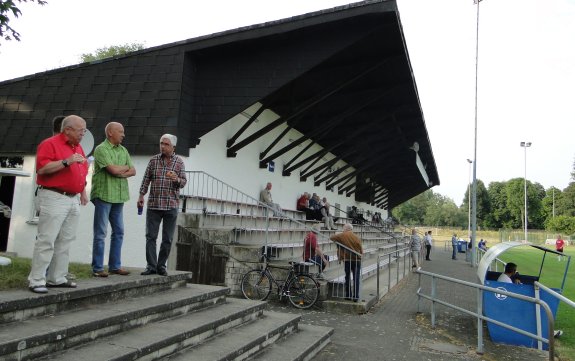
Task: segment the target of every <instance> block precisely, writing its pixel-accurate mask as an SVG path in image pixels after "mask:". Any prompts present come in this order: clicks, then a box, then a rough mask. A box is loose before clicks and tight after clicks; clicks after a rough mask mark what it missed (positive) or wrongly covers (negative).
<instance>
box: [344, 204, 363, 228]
mask: <svg viewBox="0 0 575 361" xmlns="http://www.w3.org/2000/svg"><path fill="white" fill-rule="evenodd" d="M347 216H348V217H349V218H351V223H352V224H363V223H364V222H365V218H363V214H361V213H360V212H359V210H358V209H357V207H356V206H351V210H350V211H349V212H348V214H347Z"/></svg>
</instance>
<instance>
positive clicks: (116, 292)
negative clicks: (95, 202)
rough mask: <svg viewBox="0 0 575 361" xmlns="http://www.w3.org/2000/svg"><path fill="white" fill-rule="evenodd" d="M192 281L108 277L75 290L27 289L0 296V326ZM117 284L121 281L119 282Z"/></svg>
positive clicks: (184, 276)
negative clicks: (44, 290) (45, 290)
mask: <svg viewBox="0 0 575 361" xmlns="http://www.w3.org/2000/svg"><path fill="white" fill-rule="evenodd" d="M191 279H192V274H191V273H190V272H178V271H172V272H170V275H169V276H168V277H160V276H158V277H149V276H140V275H139V271H134V272H133V273H132V274H131V275H129V276H110V277H108V278H93V279H88V280H80V281H78V282H77V283H78V288H73V289H70V288H67V289H65V288H52V289H50V292H49V293H47V294H35V293H32V292H30V291H29V290H27V289H23V290H16V291H10V292H2V293H0V325H2V323H6V322H13V321H22V320H26V319H29V318H32V317H37V316H42V315H47V314H54V313H58V312H62V311H65V310H69V309H74V308H75V307H78V306H79V305H84V304H90V303H106V302H110V301H114V300H119V299H123V298H129V297H134V296H136V295H149V294H154V293H157V292H162V291H165V290H169V289H172V288H177V287H183V286H185V285H186V282H188V281H190V280H191ZM119 280H121V281H119Z"/></svg>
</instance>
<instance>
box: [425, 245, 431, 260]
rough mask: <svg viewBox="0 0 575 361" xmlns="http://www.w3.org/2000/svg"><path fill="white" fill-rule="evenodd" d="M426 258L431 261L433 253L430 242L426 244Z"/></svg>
mask: <svg viewBox="0 0 575 361" xmlns="http://www.w3.org/2000/svg"><path fill="white" fill-rule="evenodd" d="M425 250H426V252H425V259H426V260H428V261H429V254H430V253H431V245H430V244H426V245H425Z"/></svg>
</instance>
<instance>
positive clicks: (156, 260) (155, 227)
mask: <svg viewBox="0 0 575 361" xmlns="http://www.w3.org/2000/svg"><path fill="white" fill-rule="evenodd" d="M177 141H178V138H177V137H176V136H175V135H171V134H164V135H162V137H161V138H160V154H156V155H155V156H153V157H152V159H150V162H149V163H148V166H147V167H146V172H145V173H144V178H143V179H142V186H141V187H140V197H139V198H138V207H143V206H144V196H145V195H146V193H148V188H149V189H150V196H149V197H148V209H147V210H146V262H147V265H146V269H145V270H144V272H142V273H141V274H142V275H144V276H147V275H151V274H156V273H157V274H159V275H160V276H167V275H168V272H167V270H166V262H167V261H168V256H169V255H170V250H171V247H172V239H173V238H174V231H175V230H176V220H177V218H178V203H179V197H180V189H181V188H183V187H184V186H185V185H186V182H187V178H186V168H185V166H184V161H183V160H182V158H180V157H179V156H177V155H176V143H177ZM160 223H163V225H162V243H161V245H160V253H159V254H157V245H156V240H157V238H158V232H159V230H160Z"/></svg>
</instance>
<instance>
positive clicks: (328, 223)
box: [319, 197, 337, 230]
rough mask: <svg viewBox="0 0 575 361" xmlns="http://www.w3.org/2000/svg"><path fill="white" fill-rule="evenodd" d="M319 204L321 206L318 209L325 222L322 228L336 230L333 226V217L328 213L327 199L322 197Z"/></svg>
mask: <svg viewBox="0 0 575 361" xmlns="http://www.w3.org/2000/svg"><path fill="white" fill-rule="evenodd" d="M320 204H321V208H320V209H319V210H320V212H321V216H322V220H323V221H324V224H325V227H324V228H325V229H333V230H336V229H337V228H335V223H334V220H333V217H332V216H331V214H330V213H329V208H330V204H329V202H328V201H327V198H326V197H323V199H322V202H321V203H320Z"/></svg>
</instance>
